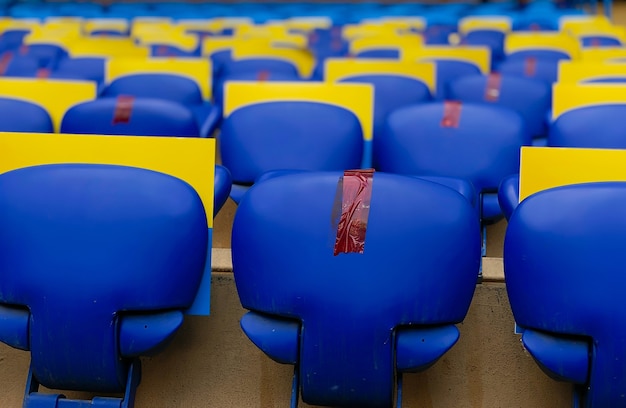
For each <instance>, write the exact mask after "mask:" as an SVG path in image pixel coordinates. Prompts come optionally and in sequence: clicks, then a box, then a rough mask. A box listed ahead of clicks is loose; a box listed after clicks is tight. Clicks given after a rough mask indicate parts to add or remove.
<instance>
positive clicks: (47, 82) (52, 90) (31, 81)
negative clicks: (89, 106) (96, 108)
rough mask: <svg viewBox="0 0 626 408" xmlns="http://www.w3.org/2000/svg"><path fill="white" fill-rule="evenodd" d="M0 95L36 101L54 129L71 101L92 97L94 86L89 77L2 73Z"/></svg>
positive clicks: (58, 126) (75, 101)
mask: <svg viewBox="0 0 626 408" xmlns="http://www.w3.org/2000/svg"><path fill="white" fill-rule="evenodd" d="M0 96H1V97H5V98H13V99H20V100H23V101H27V102H32V103H35V104H38V105H40V106H41V107H43V108H44V109H46V110H47V111H48V113H49V114H50V117H51V118H52V122H53V123H54V127H55V130H56V131H57V132H58V131H59V128H60V126H61V120H62V119H63V116H64V115H65V112H67V110H68V109H69V108H71V107H72V106H74V105H77V104H79V103H82V102H86V101H90V100H93V99H95V98H96V96H97V86H96V84H95V83H94V82H89V81H67V80H52V79H38V78H9V77H2V78H0Z"/></svg>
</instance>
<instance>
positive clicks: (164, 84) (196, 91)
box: [101, 73, 203, 105]
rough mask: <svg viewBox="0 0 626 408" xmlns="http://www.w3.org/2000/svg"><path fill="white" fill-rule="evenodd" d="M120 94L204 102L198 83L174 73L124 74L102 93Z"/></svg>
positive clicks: (192, 103) (107, 95)
mask: <svg viewBox="0 0 626 408" xmlns="http://www.w3.org/2000/svg"><path fill="white" fill-rule="evenodd" d="M119 95H133V96H137V97H141V98H157V99H165V100H168V101H174V102H178V103H181V104H183V105H199V104H202V103H203V100H202V94H201V93H200V87H199V86H198V84H197V83H196V82H195V81H194V80H192V79H190V78H186V77H184V76H181V75H176V74H174V73H172V74H156V73H150V74H132V75H124V76H122V77H119V78H116V79H114V80H113V81H111V83H109V84H108V85H107V86H106V87H105V88H104V89H103V91H102V94H101V96H103V97H115V96H119Z"/></svg>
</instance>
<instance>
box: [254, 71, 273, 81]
mask: <svg viewBox="0 0 626 408" xmlns="http://www.w3.org/2000/svg"><path fill="white" fill-rule="evenodd" d="M269 79H270V72H269V71H259V72H258V73H257V75H256V80H257V81H260V82H265V81H268V80H269Z"/></svg>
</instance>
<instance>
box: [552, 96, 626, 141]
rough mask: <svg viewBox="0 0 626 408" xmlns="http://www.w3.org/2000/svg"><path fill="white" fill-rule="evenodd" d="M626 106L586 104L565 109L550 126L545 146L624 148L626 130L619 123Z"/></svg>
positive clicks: (624, 113) (625, 111)
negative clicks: (570, 109) (576, 107)
mask: <svg viewBox="0 0 626 408" xmlns="http://www.w3.org/2000/svg"><path fill="white" fill-rule="evenodd" d="M622 115H626V105H599V106H588V107H584V108H578V109H574V110H572V111H569V112H565V113H564V114H562V115H561V116H559V117H558V118H557V119H556V120H555V121H554V122H552V125H551V127H550V133H549V135H548V146H551V147H586V148H604V149H624V148H626V129H624V128H623V126H621V125H620V124H619V119H618V118H620V117H622Z"/></svg>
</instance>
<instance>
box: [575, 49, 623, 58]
mask: <svg viewBox="0 0 626 408" xmlns="http://www.w3.org/2000/svg"><path fill="white" fill-rule="evenodd" d="M580 59H581V60H583V61H626V48H625V47H586V48H583V49H582V51H581V52H580Z"/></svg>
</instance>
